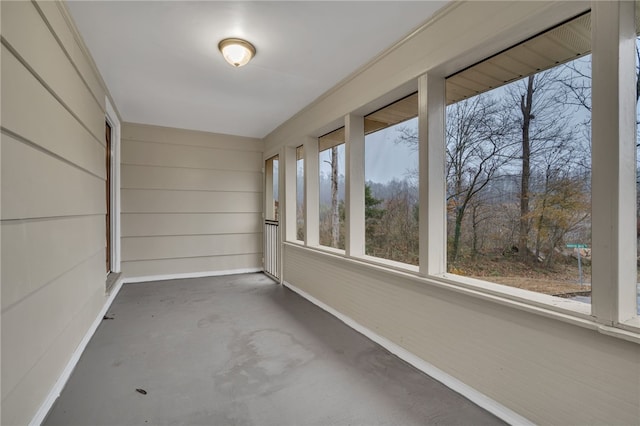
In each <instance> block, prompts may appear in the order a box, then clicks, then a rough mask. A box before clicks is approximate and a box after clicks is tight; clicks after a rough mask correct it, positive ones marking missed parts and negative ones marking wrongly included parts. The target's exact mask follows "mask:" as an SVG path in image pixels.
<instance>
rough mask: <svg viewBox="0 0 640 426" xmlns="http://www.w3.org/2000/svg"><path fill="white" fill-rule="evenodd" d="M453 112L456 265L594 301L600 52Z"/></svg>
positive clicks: (450, 163) (450, 226) (452, 258)
mask: <svg viewBox="0 0 640 426" xmlns="http://www.w3.org/2000/svg"><path fill="white" fill-rule="evenodd" d="M534 40H535V39H534ZM506 53H507V54H508V53H509V51H507V52H506ZM500 56H501V55H498V56H497V57H494V58H492V59H491V61H492V62H493V63H496V62H497V61H500V60H501V58H500ZM505 63H506V61H505ZM482 65H483V64H479V65H478V66H482ZM543 69H544V68H543ZM492 77H493V76H492ZM447 90H449V87H447ZM448 97H449V96H448ZM446 120H447V123H446V145H447V146H446V148H447V164H446V173H447V176H446V181H447V188H446V194H447V239H448V240H447V249H448V261H447V269H448V271H449V272H451V273H454V274H458V275H465V276H469V277H475V278H480V279H483V280H486V281H491V282H494V283H498V284H503V285H508V286H512V287H518V288H521V289H525V290H529V291H534V292H538V293H544V294H548V295H554V296H559V297H565V298H571V299H574V300H577V301H580V302H585V303H590V299H591V250H590V247H591V135H590V125H591V57H590V55H586V56H584V57H580V58H578V59H575V60H573V61H569V62H566V63H564V64H562V65H558V66H555V67H553V68H550V69H547V70H546V71H542V72H538V73H535V74H533V75H531V76H528V77H525V78H522V79H519V80H517V81H514V82H511V83H509V84H505V85H502V86H500V87H498V88H494V89H492V90H487V91H485V92H483V93H481V94H479V95H476V96H473V97H469V98H467V99H464V100H461V101H458V102H455V103H452V104H451V105H449V106H448V107H447V110H446Z"/></svg>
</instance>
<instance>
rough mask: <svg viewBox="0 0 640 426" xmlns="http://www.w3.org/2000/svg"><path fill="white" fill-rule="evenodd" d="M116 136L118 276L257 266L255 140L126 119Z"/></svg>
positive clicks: (258, 154)
mask: <svg viewBox="0 0 640 426" xmlns="http://www.w3.org/2000/svg"><path fill="white" fill-rule="evenodd" d="M123 137H124V138H125V139H124V140H123V150H122V212H123V214H122V229H123V233H122V236H123V237H122V240H121V244H122V255H123V257H122V259H123V264H122V268H123V272H124V274H125V276H127V277H131V276H136V277H139V276H153V277H155V276H159V275H173V274H191V273H202V272H210V273H215V272H216V271H232V270H240V269H255V268H259V267H261V265H262V251H263V247H262V192H263V190H262V149H261V147H262V143H261V141H259V140H257V139H250V138H239V137H235V136H227V135H218V134H212V133H206V132H199V131H189V130H181V129H171V128H166V127H157V126H149V125H141V124H131V123H126V124H125V126H124V127H123Z"/></svg>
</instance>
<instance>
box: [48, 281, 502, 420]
mask: <svg viewBox="0 0 640 426" xmlns="http://www.w3.org/2000/svg"><path fill="white" fill-rule="evenodd" d="M109 315H110V316H113V317H114V319H113V320H110V321H103V322H102V323H101V325H100V327H99V328H98V330H97V332H96V334H95V335H94V337H93V339H92V340H91V342H90V343H89V345H88V347H87V350H86V351H85V353H84V354H83V356H82V358H81V359H80V362H79V363H78V366H77V368H76V370H75V371H74V373H73V375H72V376H71V378H70V380H69V382H68V384H67V386H66V387H65V389H64V391H63V392H62V395H61V397H60V398H59V399H58V401H57V402H56V404H55V405H54V408H53V409H52V411H51V413H50V414H49V416H48V418H47V420H46V421H45V425H221V426H226V425H265V426H268V425H274V426H275V425H277V426H287V425H292V426H293V425H296V426H298V425H494V424H503V423H502V422H501V421H500V420H499V419H497V418H496V417H494V416H493V415H491V414H490V413H488V412H486V411H484V410H482V409H481V408H479V407H477V406H476V405H474V404H473V403H471V402H470V401H468V400H467V399H465V398H464V397H462V396H460V395H459V394H457V393H455V392H453V391H451V390H450V389H448V388H446V387H445V386H444V385H442V384H440V383H438V382H437V381H435V380H434V379H432V378H430V377H429V376H427V375H425V374H423V373H422V372H420V371H418V370H416V369H414V368H413V367H411V366H410V365H408V364H406V363H405V362H403V361H402V360H400V359H399V358H397V357H395V356H394V355H392V354H391V353H389V352H388V351H386V350H385V349H383V348H382V347H380V346H378V345H377V344H375V343H373V342H371V341H370V340H369V339H367V338H366V337H364V336H362V335H361V334H359V333H357V332H356V331H354V330H352V329H351V328H349V327H347V326H346V325H344V324H343V323H342V322H340V321H339V320H337V319H336V318H334V317H332V316H331V315H329V314H327V313H326V312H324V311H322V310H321V309H319V308H317V307H316V306H314V305H312V304H311V303H309V302H308V301H306V300H304V299H303V298H301V297H300V296H298V295H297V294H295V293H292V292H291V291H289V290H287V289H285V288H283V287H281V286H280V285H278V284H275V283H274V282H273V281H271V280H270V279H269V278H267V277H266V276H264V275H263V274H244V275H233V276H226V277H212V278H197V279H188V280H172V281H157V282H148V283H136V284H127V285H125V286H123V288H122V290H121V292H120V294H119V295H118V296H117V297H116V300H115V301H114V303H113V305H112V307H111V309H110V310H109ZM136 389H144V390H145V391H146V392H147V394H146V395H143V394H141V393H138V392H136Z"/></svg>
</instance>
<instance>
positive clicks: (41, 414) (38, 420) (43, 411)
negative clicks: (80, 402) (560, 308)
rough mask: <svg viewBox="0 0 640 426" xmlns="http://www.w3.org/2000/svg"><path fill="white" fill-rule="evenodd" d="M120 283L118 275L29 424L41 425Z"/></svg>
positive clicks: (109, 305) (32, 425)
mask: <svg viewBox="0 0 640 426" xmlns="http://www.w3.org/2000/svg"><path fill="white" fill-rule="evenodd" d="M122 284H124V281H123V279H122V277H119V278H118V280H117V281H116V283H115V284H114V285H113V287H112V289H111V293H110V294H109V297H108V298H107V301H106V302H105V304H104V306H103V307H102V309H100V312H99V313H98V315H97V316H96V319H95V321H93V324H91V327H89V329H88V330H87V332H86V334H85V335H84V337H83V338H82V340H81V341H80V344H79V345H78V347H77V348H76V350H75V351H73V354H72V355H71V359H69V362H67V365H66V366H65V367H64V370H62V373H61V374H60V377H58V380H57V381H56V383H55V384H54V385H53V388H51V391H50V392H49V394H48V395H47V397H46V398H45V400H44V402H43V403H42V405H40V408H39V409H38V411H37V412H36V414H35V416H34V417H33V419H31V422H30V423H29V426H39V425H41V424H42V422H43V421H44V420H45V418H46V417H47V414H49V411H50V410H51V408H52V407H53V404H54V403H55V402H56V400H57V399H58V397H59V396H60V393H61V392H62V389H64V387H65V385H66V384H67V381H69V378H70V377H71V373H73V370H74V369H75V368H76V365H77V364H78V361H80V357H81V356H82V353H83V352H84V350H85V349H86V348H87V345H88V344H89V341H90V340H91V338H92V337H93V335H94V334H95V332H96V330H97V329H98V326H99V325H100V323H101V322H102V319H103V318H104V316H105V314H106V313H107V311H108V310H109V308H110V307H111V304H112V303H113V301H114V299H115V298H116V296H117V295H118V293H119V292H120V289H121V288H122Z"/></svg>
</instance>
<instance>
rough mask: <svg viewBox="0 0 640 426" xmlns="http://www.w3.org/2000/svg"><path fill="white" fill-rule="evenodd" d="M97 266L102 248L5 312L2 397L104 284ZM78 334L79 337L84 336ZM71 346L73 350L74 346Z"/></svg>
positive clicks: (44, 353)
mask: <svg viewBox="0 0 640 426" xmlns="http://www.w3.org/2000/svg"><path fill="white" fill-rule="evenodd" d="M98 268H104V250H103V249H102V250H100V251H98V252H97V253H95V254H94V255H93V256H92V257H90V258H89V259H87V260H86V261H84V262H82V263H80V264H79V265H77V266H76V267H75V268H74V269H72V270H71V271H69V272H67V273H65V274H63V275H61V276H60V277H58V278H56V279H55V280H54V281H53V282H51V283H50V284H49V285H47V286H44V287H42V288H41V289H40V291H37V292H35V293H33V294H32V295H31V296H30V297H29V298H28V299H27V300H25V301H23V302H22V303H18V304H16V305H13V306H11V307H10V308H9V309H8V310H6V311H3V312H2V348H3V353H2V355H3V356H2V398H3V399H4V398H5V397H6V396H7V395H8V394H9V393H10V392H11V390H12V389H13V388H14V387H15V386H16V385H17V384H18V383H19V381H20V380H22V378H23V377H24V376H25V375H26V374H27V372H28V371H29V369H30V368H32V367H33V365H35V364H36V363H37V362H38V360H39V358H40V357H41V356H43V355H45V356H46V353H47V351H48V350H49V347H50V346H51V345H53V343H54V341H55V339H56V337H57V336H59V335H60V334H61V333H62V332H63V331H64V329H65V328H66V327H67V326H68V324H69V323H70V322H71V321H73V319H74V317H75V316H76V315H77V314H78V312H80V311H81V310H82V309H83V307H84V305H85V304H86V303H87V301H88V300H89V298H90V297H91V296H92V295H93V293H94V292H95V291H97V289H99V288H100V284H102V286H104V279H102V280H100V277H97V276H96V275H95V273H94V271H95V270H97V269H98ZM102 293H103V294H104V289H102ZM69 301H74V302H75V303H69ZM27 336H28V338H25V337H27ZM78 337H79V338H78V340H80V338H82V335H80V336H78ZM70 349H71V351H73V350H74V349H75V347H74V348H70ZM3 408H4V405H3ZM3 423H4V422H3Z"/></svg>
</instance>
